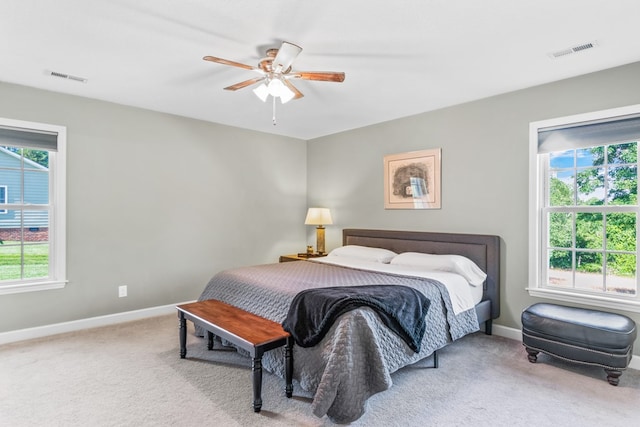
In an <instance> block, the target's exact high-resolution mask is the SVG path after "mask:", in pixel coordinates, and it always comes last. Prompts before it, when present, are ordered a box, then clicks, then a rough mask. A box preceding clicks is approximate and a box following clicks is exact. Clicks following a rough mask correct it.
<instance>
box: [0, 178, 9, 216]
mask: <svg viewBox="0 0 640 427" xmlns="http://www.w3.org/2000/svg"><path fill="white" fill-rule="evenodd" d="M5 203H7V186H6V185H0V205H3V204H5ZM6 213H7V210H6V209H0V214H6Z"/></svg>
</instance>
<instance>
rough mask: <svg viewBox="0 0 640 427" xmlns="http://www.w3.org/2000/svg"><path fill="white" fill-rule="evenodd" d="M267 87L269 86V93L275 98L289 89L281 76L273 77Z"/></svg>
mask: <svg viewBox="0 0 640 427" xmlns="http://www.w3.org/2000/svg"><path fill="white" fill-rule="evenodd" d="M267 87H268V88H269V95H271V96H273V97H274V98H277V97H279V96H281V95H282V94H283V93H285V92H286V91H288V90H289V89H288V88H287V87H286V86H285V85H284V83H282V80H280V79H279V78H275V79H271V81H270V82H269V85H268V86H267Z"/></svg>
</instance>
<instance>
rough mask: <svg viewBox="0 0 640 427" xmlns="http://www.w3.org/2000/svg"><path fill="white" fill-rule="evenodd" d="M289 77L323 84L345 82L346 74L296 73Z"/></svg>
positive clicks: (331, 72)
mask: <svg viewBox="0 0 640 427" xmlns="http://www.w3.org/2000/svg"><path fill="white" fill-rule="evenodd" d="M287 77H292V78H296V79H302V80H318V81H321V82H337V83H340V82H343V81H344V78H345V75H344V73H340V72H336V71H296V72H294V73H291V74H287Z"/></svg>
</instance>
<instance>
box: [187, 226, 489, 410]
mask: <svg viewBox="0 0 640 427" xmlns="http://www.w3.org/2000/svg"><path fill="white" fill-rule="evenodd" d="M367 248H370V249H367ZM356 249H357V250H358V252H357V254H358V255H359V254H360V253H362V252H364V253H366V254H367V257H368V256H369V254H370V253H375V254H376V257H377V258H376V259H365V260H363V259H360V260H356V259H352V258H354V257H352V256H351V255H353V253H354V252H353V251H354V250H356ZM384 251H391V252H392V253H393V255H391V256H390V257H389V260H387V259H386V255H385V254H384ZM334 252H335V255H334V254H333V253H334ZM340 254H347V255H349V256H340ZM380 254H382V255H385V256H384V258H385V259H384V260H383V259H382V258H383V256H382V255H380ZM395 254H400V255H401V256H400V255H399V256H395ZM420 254H431V255H424V257H427V258H428V259H429V260H430V259H431V258H437V259H438V260H440V259H448V258H450V257H456V259H458V258H460V259H461V258H462V257H464V259H465V262H466V261H469V264H473V265H474V268H476V269H478V268H479V269H480V270H482V271H480V272H479V273H480V274H482V278H483V279H484V280H482V281H481V282H480V281H478V282H477V283H475V285H470V283H471V282H470V281H471V279H469V278H467V276H465V272H462V273H460V271H459V270H457V271H455V272H452V271H449V270H447V271H429V272H424V271H422V270H423V268H422V267H420V268H419V269H420V273H419V274H418V273H415V272H414V270H415V269H416V267H414V266H413V265H409V266H405V265H401V264H402V263H403V262H404V261H406V260H407V259H409V260H413V259H414V258H419V257H421V256H422V255H420ZM433 255H438V257H433ZM339 258H342V259H339ZM401 259H402V260H404V261H401ZM419 259H422V258H419ZM352 261H353V262H354V264H353V265H352V264H351V262H352ZM396 261H397V262H396ZM429 263H431V261H429ZM465 265H466V264H465ZM434 269H435V270H437V268H434ZM474 272H475V271H474ZM458 273H460V274H462V275H463V276H464V278H462V277H460V274H458ZM474 277H475V276H474ZM474 280H476V279H474ZM460 283H464V285H465V286H460ZM382 284H384V285H402V287H410V288H413V289H417V290H418V291H419V292H420V293H421V294H423V295H424V296H426V297H427V298H428V300H429V302H430V304H429V308H428V311H427V314H426V317H425V320H426V329H427V330H426V332H425V334H424V336H423V337H422V338H421V340H420V342H419V344H420V345H419V347H418V351H417V352H416V351H414V350H415V348H414V349H412V347H410V346H409V345H408V344H407V342H406V341H404V340H403V339H402V338H400V337H399V336H398V334H396V333H394V332H393V331H392V330H391V329H390V328H389V327H387V326H386V325H385V324H384V323H383V322H382V321H381V320H380V316H378V315H377V314H376V313H375V312H374V311H373V310H372V309H371V308H369V307H361V308H357V309H354V310H351V311H348V312H346V313H344V314H342V315H341V316H340V317H338V318H337V319H336V321H335V322H334V323H333V324H332V326H331V327H330V329H329V330H328V332H327V333H326V335H325V336H324V337H323V338H322V339H321V340H320V341H319V343H317V344H316V345H314V346H313V347H301V346H297V345H296V346H294V352H293V357H294V374H293V376H294V380H296V386H299V387H300V388H302V389H303V390H304V391H306V392H307V393H309V395H311V396H312V399H313V400H312V403H311V407H312V411H313V413H314V414H315V415H316V416H318V417H323V416H325V415H326V416H328V417H329V419H330V420H331V421H333V422H336V423H349V422H353V421H355V420H357V419H358V418H360V417H361V416H362V414H364V412H365V410H366V402H367V399H368V398H369V397H370V396H372V395H374V394H376V393H379V392H381V391H384V390H387V389H388V388H390V387H391V385H392V379H391V374H392V373H393V372H395V371H397V370H398V369H400V368H402V367H404V366H407V365H410V364H413V363H415V362H417V361H419V360H421V359H424V358H427V357H429V356H431V355H432V354H434V352H436V351H437V350H438V349H440V348H442V347H444V346H446V345H447V344H448V343H450V342H452V341H455V340H456V339H460V338H462V337H464V336H465V335H467V334H470V333H474V332H477V331H478V330H480V326H481V325H484V330H485V333H487V334H491V325H492V320H493V319H496V318H497V317H498V316H499V315H500V239H499V237H498V236H490V235H476V234H453V233H432V232H413V231H390V230H368V229H344V230H343V247H341V248H337V249H335V250H334V251H332V253H331V254H330V256H328V257H326V258H321V259H310V260H308V261H297V262H288V263H281V264H265V265H257V266H249V267H242V268H236V269H231V270H226V271H223V272H220V273H218V274H216V275H215V276H214V277H212V278H211V280H210V281H209V283H208V284H207V285H206V287H205V289H204V291H203V292H202V294H201V295H200V297H199V300H206V299H218V300H221V301H224V302H226V303H228V304H232V305H235V306H237V307H239V308H242V309H244V310H246V311H249V312H252V313H254V314H257V315H259V316H262V317H265V318H267V319H270V320H273V321H277V322H284V321H285V319H286V318H287V314H288V311H289V308H290V306H291V302H292V301H293V300H294V298H295V297H296V295H298V294H299V293H300V292H301V291H303V290H305V289H309V288H322V287H337V286H350V287H352V286H364V287H366V286H368V285H374V286H375V285H382ZM463 288H465V289H466V288H469V294H470V295H471V297H467V294H466V292H467V291H466V290H465V291H464V292H463V297H459V296H458V294H457V293H458V291H457V290H455V289H463ZM469 298H472V300H470V299H469ZM196 332H197V333H198V332H199V331H196ZM283 360H284V357H283V355H282V353H281V349H276V350H274V351H271V352H268V353H267V354H266V355H265V356H264V357H263V360H262V365H263V368H264V369H266V370H267V371H270V372H272V373H274V374H276V375H278V376H281V377H284V362H283Z"/></svg>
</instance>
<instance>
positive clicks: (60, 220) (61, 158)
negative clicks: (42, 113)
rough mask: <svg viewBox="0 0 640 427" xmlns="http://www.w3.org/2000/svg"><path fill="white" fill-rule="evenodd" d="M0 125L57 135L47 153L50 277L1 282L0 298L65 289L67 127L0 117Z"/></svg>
mask: <svg viewBox="0 0 640 427" xmlns="http://www.w3.org/2000/svg"><path fill="white" fill-rule="evenodd" d="M0 126H1V127H5V128H13V129H16V130H24V131H26V132H47V133H54V134H56V135H57V151H49V204H50V205H51V207H50V211H49V277H47V278H39V279H23V280H15V281H3V282H0V295H6V294H15V293H22V292H32V291H42V290H48V289H61V288H64V287H65V285H66V283H67V276H66V274H67V273H66V265H67V261H66V254H67V244H66V235H67V230H66V224H67V219H66V188H67V178H66V170H67V164H66V163H67V154H66V147H67V128H66V127H65V126H58V125H51V124H45V123H35V122H27V121H22V120H13V119H5V118H1V117H0Z"/></svg>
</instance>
